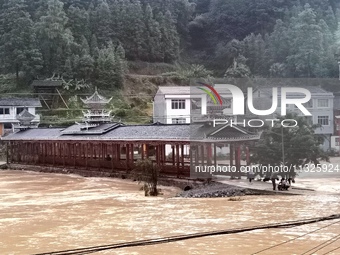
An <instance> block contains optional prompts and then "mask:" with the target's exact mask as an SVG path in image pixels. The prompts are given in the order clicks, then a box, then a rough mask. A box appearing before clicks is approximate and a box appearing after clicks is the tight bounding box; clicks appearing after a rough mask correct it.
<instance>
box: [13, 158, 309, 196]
mask: <svg viewBox="0 0 340 255" xmlns="http://www.w3.org/2000/svg"><path fill="white" fill-rule="evenodd" d="M8 167H9V168H10V169H13V170H19V171H33V172H39V173H50V174H66V175H79V176H82V177H90V178H98V177H100V178H110V179H112V180H118V181H121V180H122V181H124V182H126V183H129V182H133V180H132V179H131V178H132V177H131V176H129V174H127V173H126V172H105V171H98V170H85V169H72V168H64V169H62V168H55V167H48V166H33V165H20V164H10V165H9V166H8ZM158 183H159V189H160V192H161V193H162V194H163V190H167V189H171V188H173V190H177V192H175V193H172V195H173V196H176V197H183V198H216V197H240V196H254V195H258V196H264V195H265V196H268V195H274V196H277V195H282V196H286V195H308V194H312V193H313V192H314V191H313V190H309V191H307V190H305V189H302V190H297V189H294V190H293V189H291V190H289V191H273V190H272V188H271V184H269V183H264V182H253V183H252V185H251V186H250V185H249V183H248V182H247V180H246V179H240V180H239V179H237V180H231V179H229V178H226V177H217V178H214V181H212V182H209V183H207V182H204V181H199V180H190V179H178V178H173V177H165V176H162V177H160V178H159V181H158ZM140 186H142V185H140ZM294 188H296V187H294ZM167 193H168V195H167V196H169V192H167Z"/></svg>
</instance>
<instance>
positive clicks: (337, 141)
mask: <svg viewBox="0 0 340 255" xmlns="http://www.w3.org/2000/svg"><path fill="white" fill-rule="evenodd" d="M335 146H339V137H338V138H335Z"/></svg>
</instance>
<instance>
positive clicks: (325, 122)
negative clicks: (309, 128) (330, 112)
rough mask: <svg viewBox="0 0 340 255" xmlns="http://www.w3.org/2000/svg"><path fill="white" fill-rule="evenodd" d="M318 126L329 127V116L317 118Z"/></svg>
mask: <svg viewBox="0 0 340 255" xmlns="http://www.w3.org/2000/svg"><path fill="white" fill-rule="evenodd" d="M318 124H319V125H322V126H329V116H318Z"/></svg>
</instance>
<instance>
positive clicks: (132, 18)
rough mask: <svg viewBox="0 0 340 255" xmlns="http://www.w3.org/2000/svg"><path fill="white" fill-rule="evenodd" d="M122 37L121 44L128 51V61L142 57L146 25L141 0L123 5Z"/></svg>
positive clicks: (134, 0)
mask: <svg viewBox="0 0 340 255" xmlns="http://www.w3.org/2000/svg"><path fill="white" fill-rule="evenodd" d="M121 15H122V16H121V22H123V24H122V30H123V31H122V35H121V42H122V44H123V46H124V49H125V50H126V56H127V58H128V59H131V60H136V59H140V58H141V57H142V45H143V43H144V33H145V24H144V22H143V10H142V6H141V3H140V1H139V0H132V1H127V2H126V3H125V1H124V3H123V4H122V14H121Z"/></svg>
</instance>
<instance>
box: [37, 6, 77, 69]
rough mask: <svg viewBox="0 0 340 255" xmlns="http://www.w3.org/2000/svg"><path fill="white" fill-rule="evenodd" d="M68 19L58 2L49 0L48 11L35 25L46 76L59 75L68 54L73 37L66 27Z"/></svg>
mask: <svg viewBox="0 0 340 255" xmlns="http://www.w3.org/2000/svg"><path fill="white" fill-rule="evenodd" d="M67 22H68V18H67V16H66V13H65V11H64V9H63V3H62V2H60V1H59V0H49V1H48V10H47V12H46V13H45V15H43V16H42V17H41V18H40V21H39V22H38V23H37V24H36V30H37V35H38V42H39V46H40V49H41V52H42V56H43V60H44V72H45V73H46V74H49V75H50V74H52V73H60V72H61V71H62V70H61V66H62V65H64V63H65V61H66V59H67V57H69V56H68V54H67V53H70V47H71V44H73V36H72V32H71V31H70V29H68V28H67V27H66V25H67Z"/></svg>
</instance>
